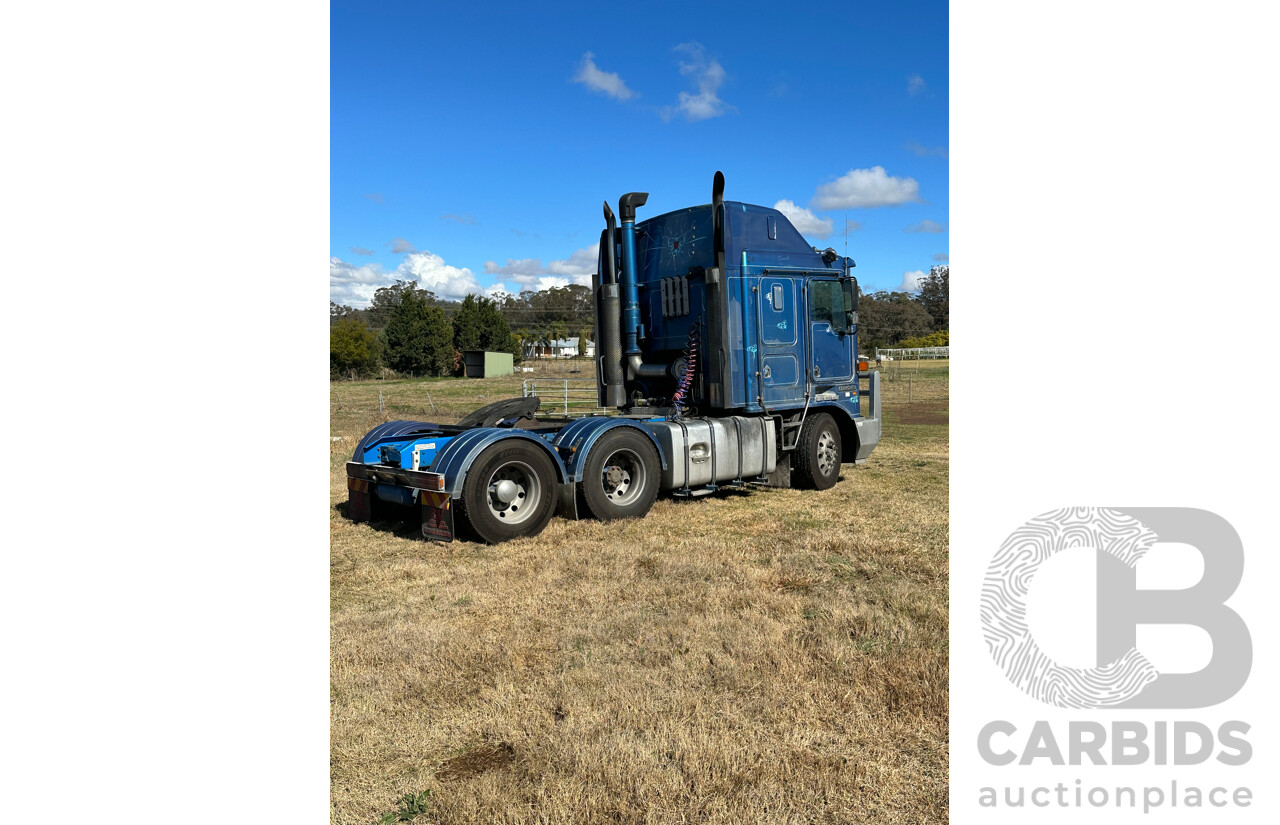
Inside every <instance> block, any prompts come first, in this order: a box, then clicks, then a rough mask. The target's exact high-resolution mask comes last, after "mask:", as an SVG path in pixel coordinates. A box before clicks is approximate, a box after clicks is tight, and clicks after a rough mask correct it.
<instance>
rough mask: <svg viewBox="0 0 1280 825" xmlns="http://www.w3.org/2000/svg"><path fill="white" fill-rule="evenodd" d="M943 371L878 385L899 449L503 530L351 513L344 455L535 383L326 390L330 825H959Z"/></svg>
mask: <svg viewBox="0 0 1280 825" xmlns="http://www.w3.org/2000/svg"><path fill="white" fill-rule="evenodd" d="M583 363H585V366H586V369H585V370H583V371H581V372H579V373H576V374H567V372H566V375H565V377H575V378H577V377H587V378H590V377H591V371H590V363H589V362H583ZM570 364H571V365H573V366H578V367H579V369H581V368H582V363H576V364H575V363H574V362H570ZM557 368H563V369H564V370H566V371H567V369H568V368H570V367H568V366H565V365H563V364H561V365H553V367H552V368H551V369H552V371H554V370H555V369H557ZM947 370H948V364H947V362H946V361H925V362H917V363H911V364H904V365H902V366H900V367H897V366H895V369H894V374H893V376H892V378H889V377H888V375H886V379H885V380H884V382H883V385H882V388H883V392H884V415H885V427H884V437H883V440H882V441H881V444H880V446H879V447H878V448H877V449H876V451H875V452H874V453H873V454H872V456H871V459H870V461H869V462H868V463H867V464H865V465H862V466H857V467H855V466H854V465H852V464H846V465H844V468H843V470H842V473H841V481H840V482H839V483H838V484H837V485H836V486H835V487H834V488H833V489H831V490H828V491H825V492H821V493H815V492H810V491H800V490H757V491H752V492H737V491H721V492H719V493H716V494H714V495H712V496H709V497H707V498H704V499H698V500H693V501H684V500H677V499H673V498H670V497H665V496H660V497H659V499H658V501H657V502H656V503H655V504H654V507H653V510H652V511H651V512H650V514H649V515H648V516H647V517H646V518H643V519H636V520H628V521H621V522H613V523H609V524H601V523H598V522H595V521H586V520H583V521H576V522H575V521H567V520H565V519H560V518H555V519H553V520H552V521H551V524H550V525H549V526H548V527H547V529H546V530H545V531H544V532H543V533H542V534H541V535H539V536H536V537H533V538H529V539H521V540H517V541H512V542H508V543H506V544H502V545H499V546H496V547H489V546H485V545H477V544H471V543H467V542H455V543H453V544H450V545H438V544H431V543H427V542H424V541H422V540H421V539H419V538H416V537H415V533H416V529H415V528H414V526H410V528H409V529H403V530H395V529H390V528H388V527H386V526H370V525H366V524H354V523H352V522H350V521H349V520H347V519H346V518H345V517H344V515H343V509H344V508H343V506H342V504H343V502H345V500H346V480H345V473H344V470H343V465H344V464H345V462H346V461H347V460H348V459H349V458H350V455H351V452H352V450H353V449H354V447H355V444H356V441H357V440H358V439H359V437H360V436H361V435H363V434H364V433H365V432H366V431H367V430H369V429H370V428H371V427H373V426H374V425H375V424H377V423H379V422H380V421H382V420H385V419H388V418H390V419H394V418H411V419H424V420H435V421H440V422H452V421H456V420H458V419H459V418H461V417H462V416H463V415H465V414H466V413H467V412H470V411H471V410H472V409H474V408H476V407H478V406H480V405H482V404H485V403H488V402H490V401H495V400H498V399H500V398H505V397H511V396H518V395H519V394H520V381H521V378H523V377H525V376H523V375H517V376H512V377H504V378H493V379H482V380H480V379H436V380H420V381H364V382H337V383H334V384H333V387H332V392H331V407H330V418H331V422H332V423H331V427H332V431H331V436H332V439H333V440H331V442H330V457H331V485H330V498H331V500H330V511H329V512H330V538H331V541H330V565H331V574H330V582H331V598H332V602H331V622H332V626H331V656H332V658H331V713H332V719H331V781H332V821H333V822H335V823H343V825H346V824H347V823H369V822H374V821H377V820H378V819H379V817H381V816H383V815H384V814H387V813H389V812H390V813H394V812H395V811H396V810H397V805H398V803H399V800H401V799H402V797H404V796H405V795H406V794H414V795H421V794H423V792H429V793H430V795H429V796H428V797H426V802H425V804H423V805H422V809H423V810H425V813H423V814H422V815H421V816H419V817H418V820H417V821H420V822H438V823H468V825H469V824H470V823H480V822H485V823H488V822H493V823H517V822H519V823H525V822H556V823H595V822H600V823H604V822H609V823H617V822H623V823H666V822H684V821H687V822H701V823H756V822H758V823H812V822H833V823H834V822H902V823H924V822H945V821H946V820H947V768H948V765H947V699H948V695H947V681H948V678H947V677H948V660H947V574H948V564H947V470H948V460H947V417H948V402H947V396H948V392H947V374H948V373H947ZM546 374H547V368H546V367H545V365H543V371H542V372H541V373H540V374H539V375H538V377H540V378H541V377H545V375H546ZM379 393H381V394H382V397H383V410H384V412H383V414H382V415H379V412H378V396H379ZM908 393H910V398H911V400H910V402H908ZM419 801H421V797H419Z"/></svg>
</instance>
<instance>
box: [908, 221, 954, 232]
mask: <svg viewBox="0 0 1280 825" xmlns="http://www.w3.org/2000/svg"><path fill="white" fill-rule="evenodd" d="M902 231H903V232H929V233H936V232H946V231H947V227H946V224H941V223H938V222H937V221H931V220H929V219H928V218H925V219H924V220H922V221H920V223H913V224H911V225H910V226H908V227H907V228H905V229H903V230H902Z"/></svg>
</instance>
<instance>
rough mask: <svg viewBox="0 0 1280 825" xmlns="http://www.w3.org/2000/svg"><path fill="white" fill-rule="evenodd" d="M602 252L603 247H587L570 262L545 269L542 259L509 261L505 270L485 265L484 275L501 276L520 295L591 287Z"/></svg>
mask: <svg viewBox="0 0 1280 825" xmlns="http://www.w3.org/2000/svg"><path fill="white" fill-rule="evenodd" d="M598 252H599V247H598V246H596V245H594V244H593V245H592V246H584V247H583V248H582V249H579V250H577V251H576V252H574V253H573V254H572V255H570V256H569V257H568V258H565V259H561V260H555V261H551V262H550V263H548V264H547V265H546V266H543V265H542V259H541V258H519V259H517V258H507V262H506V263H505V264H504V265H502V266H498V264H497V262H496V261H485V262H484V271H485V273H486V274H488V275H501V276H502V279H503V281H509V282H511V283H513V284H515V285H516V286H517V288H518V289H517V291H522V290H525V289H550V288H551V287H554V286H568V285H569V284H571V283H572V284H581V285H583V286H590V285H591V275H592V273H594V272H595V271H596V255H597V253H598Z"/></svg>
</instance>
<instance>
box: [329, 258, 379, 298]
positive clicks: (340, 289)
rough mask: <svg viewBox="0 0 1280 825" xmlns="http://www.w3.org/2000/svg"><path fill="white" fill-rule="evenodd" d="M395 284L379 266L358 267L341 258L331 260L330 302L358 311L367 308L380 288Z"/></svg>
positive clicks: (366, 265)
mask: <svg viewBox="0 0 1280 825" xmlns="http://www.w3.org/2000/svg"><path fill="white" fill-rule="evenodd" d="M393 283H395V278H390V277H389V276H388V275H387V273H385V272H383V271H382V267H381V265H379V264H365V265H364V266H356V265H355V264H350V263H347V262H346V261H344V260H342V259H341V258H330V259H329V300H331V301H333V302H334V303H335V304H345V305H347V306H349V307H356V308H357V309H359V308H363V307H367V306H368V305H369V301H370V300H372V299H373V293H374V292H376V291H377V290H378V287H381V286H388V285H390V284H393Z"/></svg>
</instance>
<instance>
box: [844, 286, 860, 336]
mask: <svg viewBox="0 0 1280 825" xmlns="http://www.w3.org/2000/svg"><path fill="white" fill-rule="evenodd" d="M840 286H841V287H842V288H843V291H844V314H845V328H844V331H845V332H852V331H853V328H854V327H855V326H856V325H857V323H858V279H857V278H841V279H840Z"/></svg>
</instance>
